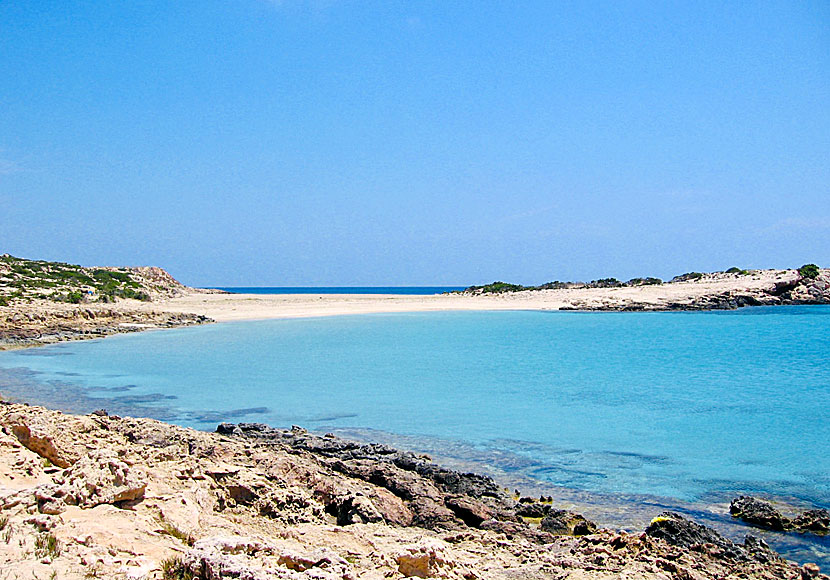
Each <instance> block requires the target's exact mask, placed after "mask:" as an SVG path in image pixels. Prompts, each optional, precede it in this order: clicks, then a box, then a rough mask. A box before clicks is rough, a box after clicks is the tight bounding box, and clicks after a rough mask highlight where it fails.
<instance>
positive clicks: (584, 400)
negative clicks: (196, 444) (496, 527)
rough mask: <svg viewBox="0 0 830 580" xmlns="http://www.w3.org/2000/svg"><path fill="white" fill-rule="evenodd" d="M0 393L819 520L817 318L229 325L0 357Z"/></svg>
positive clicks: (503, 318)
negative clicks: (344, 438)
mask: <svg viewBox="0 0 830 580" xmlns="http://www.w3.org/2000/svg"><path fill="white" fill-rule="evenodd" d="M0 370H2V372H0V393H3V394H5V395H6V396H12V397H16V398H19V399H24V400H28V401H30V402H38V403H47V404H51V405H52V406H60V407H62V408H66V409H68V410H76V411H90V410H92V409H94V408H98V407H107V408H108V409H110V410H111V412H112V411H116V412H122V413H131V414H143V415H151V416H156V417H159V418H162V419H166V420H172V421H175V422H178V423H180V424H185V425H190V426H194V427H198V428H202V429H212V428H213V427H215V424H216V423H217V422H219V421H223V420H230V421H258V422H265V423H270V424H273V425H277V426H289V425H291V424H299V425H302V426H305V427H307V428H310V429H319V430H328V429H335V428H351V429H375V430H380V431H384V432H389V433H396V434H402V435H413V436H416V437H417V436H422V437H425V438H426V437H429V438H437V439H441V440H445V441H449V442H461V443H464V444H466V445H469V446H470V447H471V448H474V449H477V450H481V451H482V452H488V453H496V454H503V455H504V456H509V457H510V458H511V460H510V465H511V466H512V467H508V469H515V470H520V471H521V473H522V474H523V475H525V476H528V477H532V478H535V479H537V480H542V481H544V482H549V483H551V484H555V485H559V486H566V487H570V488H574V489H580V490H587V491H591V492H600V493H615V494H645V495H650V496H659V497H665V498H676V499H680V500H686V501H699V500H701V499H705V498H707V497H719V496H720V495H723V496H726V495H728V494H730V493H731V492H732V491H737V492H740V493H745V492H751V493H758V492H761V493H767V494H771V495H783V496H788V497H794V498H797V499H799V500H804V501H806V502H808V503H810V504H812V505H817V506H827V505H828V504H830V423H828V418H829V417H830V414H829V413H828V409H830V307H824V306H810V307H777V308H752V309H742V310H738V311H732V312H673V313H578V312H457V313H456V312H444V313H417V314H390V315H386V314H378V315H361V316H342V317H331V318H312V319H300V320H297V319H294V320H271V321H258V322H245V323H228V324H218V325H210V326H202V327H194V328H186V329H180V330H171V331H160V332H147V333H140V334H130V335H121V336H115V337H111V338H107V339H104V340H96V341H85V342H76V343H66V344H61V345H55V346H50V347H45V348H38V349H29V350H22V351H9V352H3V353H0Z"/></svg>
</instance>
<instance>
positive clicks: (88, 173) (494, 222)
mask: <svg viewBox="0 0 830 580" xmlns="http://www.w3.org/2000/svg"><path fill="white" fill-rule="evenodd" d="M0 252H9V253H11V254H14V255H20V256H24V257H31V258H44V259H55V260H62V261H69V262H75V263H81V264H87V265H141V264H149V265H159V266H162V267H165V268H167V269H169V270H170V271H171V272H172V273H173V274H174V275H175V276H177V277H178V278H179V279H181V280H182V281H183V282H186V283H189V284H194V285H386V284H389V285H418V284H460V285H465V284H471V283H482V282H489V281H492V280H495V279H503V280H509V281H515V282H522V283H541V282H545V281H548V280H553V279H560V280H564V279H579V280H586V279H593V278H597V277H604V276H616V277H618V278H626V279H627V278H630V277H633V276H641V275H654V276H660V277H663V278H668V277H671V276H672V275H675V274H679V273H683V272H686V271H690V270H714V269H724V268H727V267H730V266H733V265H737V266H741V267H786V266H799V265H801V264H803V263H805V262H816V263H819V264H822V265H830V3H828V2H826V1H812V2H796V1H787V2H757V3H754V2H711V3H707V2H651V1H650V2H642V3H638V2H604V3H591V2H573V3H566V2H548V1H545V2H518V3H517V2H447V1H445V0H440V1H435V2H419V1H412V2H394V1H389V0H384V1H379V2H370V1H353V2H345V1H343V2H338V1H328V2H324V1H318V2H311V1H304V0H282V1H266V0H234V1H231V2H229V1H227V0H223V1H211V0H207V1H205V0H202V1H199V2H189V1H182V2H169V1H167V0H165V1H136V2H127V3H120V2H117V3H110V2H73V1H65V2H51V1H44V2H32V1H25V2H24V1H19V0H5V1H3V2H2V3H0Z"/></svg>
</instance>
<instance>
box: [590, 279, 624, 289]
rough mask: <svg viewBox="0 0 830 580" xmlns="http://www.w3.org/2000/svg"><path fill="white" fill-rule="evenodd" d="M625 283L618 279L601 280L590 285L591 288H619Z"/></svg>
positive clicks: (593, 281)
mask: <svg viewBox="0 0 830 580" xmlns="http://www.w3.org/2000/svg"><path fill="white" fill-rule="evenodd" d="M622 285H623V283H622V282H620V281H619V280H617V279H616V278H600V279H599V280H592V281H591V283H590V284H588V287H589V288H619V287H620V286H622Z"/></svg>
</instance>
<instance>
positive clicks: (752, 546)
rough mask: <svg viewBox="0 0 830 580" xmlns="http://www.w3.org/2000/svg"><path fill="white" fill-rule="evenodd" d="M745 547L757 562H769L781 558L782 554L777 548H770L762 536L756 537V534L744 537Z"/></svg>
mask: <svg viewBox="0 0 830 580" xmlns="http://www.w3.org/2000/svg"><path fill="white" fill-rule="evenodd" d="M743 547H744V550H746V551H747V553H748V554H749V555H750V556H751V557H752V559H753V560H755V561H756V562H761V563H762V564H767V563H769V562H776V561H780V560H781V556H779V555H778V553H777V552H776V551H775V550H773V549H772V548H770V547H769V544H767V543H766V542H765V541H764V540H762V539H760V538H756V537H755V536H752V535H749V534H747V536H746V537H745V538H744V545H743Z"/></svg>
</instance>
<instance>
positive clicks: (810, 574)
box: [801, 562, 821, 580]
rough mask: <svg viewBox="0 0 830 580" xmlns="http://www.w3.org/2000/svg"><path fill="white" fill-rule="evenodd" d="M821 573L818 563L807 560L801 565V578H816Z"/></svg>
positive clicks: (809, 579)
mask: <svg viewBox="0 0 830 580" xmlns="http://www.w3.org/2000/svg"><path fill="white" fill-rule="evenodd" d="M820 573H821V569H820V568H819V567H818V565H816V564H813V563H812V562H808V563H807V564H804V565H803V566H802V567H801V578H802V579H803V580H811V579H812V578H818V575H819V574H820Z"/></svg>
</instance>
